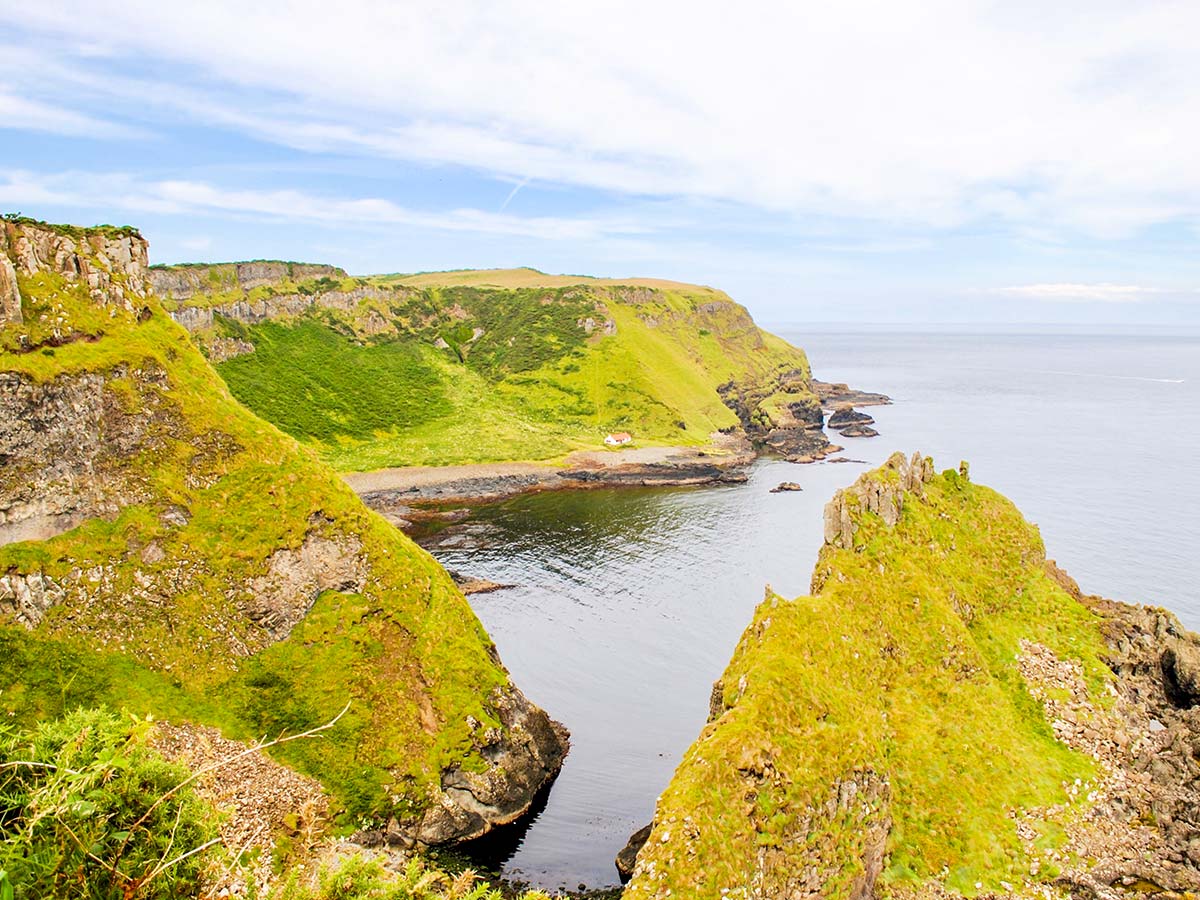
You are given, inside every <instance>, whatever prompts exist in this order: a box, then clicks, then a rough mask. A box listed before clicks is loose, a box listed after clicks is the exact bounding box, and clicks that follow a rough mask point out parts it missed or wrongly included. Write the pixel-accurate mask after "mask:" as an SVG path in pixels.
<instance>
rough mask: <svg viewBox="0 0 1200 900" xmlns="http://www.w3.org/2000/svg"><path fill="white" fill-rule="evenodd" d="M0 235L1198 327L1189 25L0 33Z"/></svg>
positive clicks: (63, 8) (873, 13)
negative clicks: (32, 229)
mask: <svg viewBox="0 0 1200 900" xmlns="http://www.w3.org/2000/svg"><path fill="white" fill-rule="evenodd" d="M0 60H3V62H4V64H3V66H0V211H3V212H21V213H24V214H25V215H31V216H34V217H37V218H41V219H47V220H51V221H67V222H73V223H77V224H96V223H101V222H107V223H112V224H132V225H136V226H138V227H139V228H140V229H141V231H142V233H143V234H144V235H145V236H146V237H147V238H148V239H149V240H150V243H151V248H150V252H151V258H152V261H154V262H163V263H170V262H184V261H224V260H233V259H253V258H282V259H293V260H304V261H312V262H328V263H333V264H336V265H340V266H342V267H344V268H346V269H347V270H348V271H350V272H352V273H354V274H368V273H380V272H415V271H429V270H435V269H453V268H485V267H509V266H521V265H525V266H533V267H535V268H538V269H542V270H544V271H549V272H565V273H573V274H595V275H605V276H632V275H644V276H658V277H664V278H673V279H678V280H682V281H689V282H697V283H702V284H709V285H712V286H715V287H719V288H722V289H724V290H726V291H728V292H729V293H730V294H731V295H732V296H733V297H734V298H735V299H738V300H740V301H741V302H743V303H745V304H746V305H747V306H749V307H750V309H751V311H752V312H753V313H754V314H755V316H756V317H757V318H759V319H760V320H762V321H764V322H770V323H806V322H879V323H922V322H951V323H954V322H967V323H1007V322H1065V323H1082V324H1097V323H1109V324H1117V325H1121V324H1127V323H1156V324H1159V325H1166V326H1174V325H1189V326H1190V325H1200V253H1198V252H1197V250H1198V249H1200V162H1198V160H1200V3H1196V2H1194V0H1191V2H1184V3H1174V2H1154V0H1139V2H1137V3H1130V2H1109V0H1088V2H1079V3H1076V2H1072V0H1059V2H1055V3H1045V2H1038V3H1032V2H1022V0H1009V2H997V3H985V2H975V0H952V2H937V0H922V2H899V3H897V2H856V0H841V2H838V3H828V2H798V0H793V2H786V3H767V2H763V3H757V2H744V3H740V4H734V3H729V2H727V0H725V2H720V3H715V2H706V0H689V2H686V3H685V2H682V0H680V2H673V3H656V2H652V0H638V2H626V0H605V2H590V0H588V2H585V0H579V2H568V3H562V2H558V3H552V2H549V0H546V2H540V3H532V2H514V0H490V2H479V3H473V2H455V0H440V2H424V0H405V2H381V0H339V2H337V3H330V2H328V0H322V2H309V0H293V2H289V3H280V2H273V0H260V2H256V3H246V2H244V0H242V2H238V3H233V2H226V0H206V2H204V3H182V2H180V3H176V2H162V0H154V2H144V0H120V2H110V0H88V2H86V3H84V2H78V3H77V2H70V0H42V2H40V3H36V4H16V3H11V2H2V3H0Z"/></svg>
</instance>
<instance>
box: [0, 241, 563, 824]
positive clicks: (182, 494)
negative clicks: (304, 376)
mask: <svg viewBox="0 0 1200 900" xmlns="http://www.w3.org/2000/svg"><path fill="white" fill-rule="evenodd" d="M145 256H146V245H145V242H144V241H142V240H141V239H140V238H139V237H137V235H136V233H128V234H122V235H118V236H115V237H114V236H112V235H109V234H107V233H106V232H102V231H88V230H81V229H75V230H71V231H66V232H64V231H62V230H61V229H60V230H55V229H51V228H48V227H43V226H41V225H39V224H35V223H29V222H21V223H15V222H7V223H0V264H2V265H0V289H2V290H4V291H6V292H9V294H8V297H7V299H10V300H15V301H16V311H15V312H12V313H10V314H8V317H7V321H5V320H4V319H3V318H0V407H2V409H0V412H2V413H3V415H0V459H2V460H3V465H2V466H0V509H2V510H3V511H4V513H3V515H2V516H0V573H3V576H2V578H0V711H2V712H3V714H4V715H5V716H7V717H8V718H9V719H10V720H11V721H14V722H25V723H29V722H33V721H36V720H41V719H47V718H51V717H55V716H58V715H60V714H62V713H63V712H64V711H66V710H69V709H72V708H74V707H76V706H87V707H92V706H98V705H101V704H106V705H108V706H110V707H111V708H114V709H128V710H130V711H132V712H136V713H139V714H145V713H153V714H154V715H155V716H156V717H159V718H179V719H189V720H192V721H195V722H199V723H208V724H214V725H217V726H220V727H221V728H222V729H223V730H224V731H225V732H226V733H227V734H228V735H229V736H231V737H237V738H242V739H253V738H257V737H261V736H263V735H268V736H276V735H278V734H280V733H281V732H289V733H291V732H296V731H300V730H304V729H307V728H309V727H312V726H314V725H317V724H320V723H322V722H325V721H328V720H329V719H332V718H333V717H334V716H335V715H336V714H337V713H338V712H339V710H341V709H342V708H343V706H345V705H346V704H347V703H349V704H350V707H349V710H348V712H347V713H346V715H345V716H344V717H343V718H342V720H341V721H340V722H339V723H338V725H337V727H336V728H335V729H333V730H332V731H331V732H329V734H328V736H327V737H325V738H324V739H321V740H312V741H300V742H295V743H290V744H288V745H286V746H284V747H280V748H279V749H278V754H279V756H280V757H281V758H283V759H285V760H286V761H288V762H290V763H292V764H294V765H295V766H297V767H298V768H300V769H301V770H303V771H305V772H307V773H309V774H312V775H313V776H315V777H317V778H319V779H320V780H321V781H322V782H323V783H324V784H325V786H326V787H327V788H329V789H330V790H331V791H332V792H333V793H334V794H335V796H336V797H337V799H338V800H339V801H340V802H341V804H342V807H343V809H342V820H343V821H344V822H345V823H358V822H361V821H363V820H366V821H368V822H374V821H380V822H382V821H385V820H386V819H387V818H388V817H389V816H394V817H396V818H397V819H398V820H399V821H400V823H401V825H402V827H409V826H411V827H412V829H414V830H415V831H420V829H421V828H426V832H422V833H432V832H428V829H429V828H432V827H433V826H432V825H430V821H431V820H429V819H428V818H424V819H423V816H425V813H426V811H427V810H429V809H432V808H433V807H435V806H438V804H440V803H442V802H443V800H444V798H445V794H444V793H443V792H442V779H443V778H445V777H448V773H455V772H457V773H461V774H462V777H465V778H468V779H469V778H471V777H475V775H479V777H483V776H487V777H488V778H490V779H492V781H491V783H492V784H493V785H494V786H496V785H498V786H500V788H503V787H506V786H507V785H508V782H507V781H506V779H507V774H506V771H505V766H507V765H509V763H510V762H511V759H510V757H513V756H514V754H515V757H514V758H521V759H523V757H521V753H528V750H519V749H518V750H512V748H511V747H510V745H509V738H510V736H511V734H512V729H513V728H517V729H519V730H520V732H521V736H522V737H521V746H522V747H525V746H526V745H529V746H533V745H534V744H537V742H538V741H539V740H540V741H542V743H541V744H540V745H538V746H539V747H540V749H541V750H542V751H544V752H545V758H544V759H542V760H539V761H537V762H539V763H545V764H546V769H547V770H548V771H545V772H541V773H540V774H541V781H544V780H545V778H546V777H548V776H549V775H550V774H552V771H551V770H554V769H556V768H557V761H560V760H561V754H562V752H563V751H564V749H565V748H564V747H563V746H562V744H561V739H560V738H558V737H555V736H554V735H553V734H552V732H551V730H550V725H549V722H548V720H547V719H546V717H545V715H544V713H542V712H541V711H540V710H538V709H537V708H536V707H533V706H532V705H530V704H528V702H527V701H526V700H525V699H524V697H523V696H521V694H520V692H519V691H517V690H516V689H515V688H514V687H513V686H512V685H511V684H510V683H509V680H508V676H507V673H506V672H505V670H504V669H503V667H502V666H501V665H500V664H499V661H498V658H497V657H496V655H495V650H494V647H493V645H492V643H491V641H490V639H489V638H488V636H487V635H486V634H485V633H484V631H483V628H482V626H481V625H480V623H479V622H478V620H477V619H476V618H475V616H474V614H473V613H472V611H471V609H470V607H469V606H468V605H467V603H466V601H465V600H464V598H463V596H462V595H461V593H460V592H459V591H458V590H457V588H456V587H455V586H454V584H453V582H452V581H451V579H450V577H449V576H448V575H447V574H446V572H445V571H444V570H442V568H441V567H440V566H438V564H437V563H436V562H435V561H434V560H433V559H432V558H431V557H430V556H428V555H427V554H426V553H425V552H424V551H422V550H420V549H419V548H418V547H417V546H416V545H415V544H413V543H412V542H411V541H409V540H408V538H406V537H405V536H404V535H402V534H401V533H399V532H398V531H396V530H395V529H394V528H392V527H391V526H390V525H388V524H387V523H386V522H385V521H384V520H383V519H381V518H380V517H379V516H377V515H376V514H374V513H372V512H370V511H369V510H368V509H367V508H366V507H364V506H363V505H362V503H361V502H359V500H358V499H357V497H356V496H355V495H354V494H353V492H352V491H350V490H349V489H348V488H347V487H346V486H345V485H344V484H343V483H342V481H341V480H340V479H339V478H338V477H337V476H336V475H335V474H334V472H333V471H332V470H331V469H329V468H328V467H327V466H326V465H325V464H323V463H321V462H320V461H319V460H318V459H317V458H316V457H315V456H314V455H313V454H312V453H311V452H310V451H309V450H308V449H306V448H304V447H302V446H300V445H299V444H297V443H296V441H294V440H293V439H292V438H290V437H288V436H287V435H285V434H283V433H281V432H280V431H279V430H277V429H276V428H275V427H274V426H273V425H270V424H268V423H267V422H265V421H263V420H262V419H260V418H258V417H256V416H255V415H253V414H252V413H251V412H249V411H248V410H247V409H245V408H244V407H243V406H242V405H241V404H239V403H238V402H237V401H236V400H235V399H234V398H233V397H232V396H231V395H230V393H229V391H228V390H227V389H226V387H225V384H224V383H223V382H222V380H221V379H220V378H219V377H218V376H217V374H216V373H215V372H214V371H213V369H212V368H211V367H210V366H209V365H208V363H207V362H206V361H205V359H204V357H203V356H202V355H201V354H200V352H199V351H198V350H197V349H196V347H195V346H194V344H193V343H192V341H191V340H190V339H189V337H188V335H187V333H186V332H185V331H184V329H183V328H181V327H180V326H179V325H177V324H176V323H175V322H173V321H172V320H171V318H170V316H168V315H167V314H166V312H165V311H164V310H163V309H162V307H161V305H160V304H159V302H158V300H156V299H155V298H154V297H153V296H152V295H151V294H149V293H148V292H147V291H146V288H145V278H146V268H145ZM14 278H15V290H16V292H17V293H15V294H14V293H11V290H10V289H11V288H13V287H14V284H13V282H14ZM10 306H11V304H10ZM299 333H300V334H305V333H307V332H305V331H301V332H299ZM364 352H371V351H368V350H366V349H365V348H364ZM376 352H379V351H376ZM382 352H384V353H386V352H387V351H386V350H384V351H382ZM397 371H407V370H404V369H403V365H399V364H398V369H397ZM20 538H26V539H20ZM502 719H503V720H502ZM514 723H515V724H514ZM530 734H533V735H534V736H535V738H534V739H531V738H530ZM510 750H512V752H511V753H510ZM556 754H557V756H556ZM525 762H528V760H525ZM500 788H497V789H498V790H499V789H500ZM514 790H515V789H514ZM518 793H519V791H518ZM506 799H507V801H511V802H516V801H515V800H514V798H513V797H511V796H510V797H508V798H506ZM447 808H450V809H453V804H450V806H449V807H447ZM509 813H511V809H508V810H506V811H505V812H504V815H507V814H509ZM444 814H445V811H444V810H442V811H441V812H440V813H439V815H443V816H444ZM499 818H503V815H501V816H499ZM484 819H485V820H486V819H487V816H486V814H485V815H484ZM468 820H469V821H468ZM434 824H435V825H437V829H440V831H438V832H437V833H439V834H441V835H445V836H450V837H452V836H454V835H455V834H457V833H460V832H461V833H462V834H463V836H465V835H466V834H468V833H472V832H477V831H478V830H480V829H481V828H482V827H486V824H487V823H486V821H485V822H484V823H480V822H479V821H476V820H475V819H471V818H470V816H466V815H464V818H463V819H462V821H456V822H455V823H453V824H451V825H447V824H446V823H445V822H444V821H441V820H438V821H437V822H434ZM437 829H434V831H437ZM456 829H458V831H457V832H456ZM426 839H428V838H426Z"/></svg>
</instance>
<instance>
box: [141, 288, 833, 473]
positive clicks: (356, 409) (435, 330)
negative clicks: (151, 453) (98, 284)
mask: <svg viewBox="0 0 1200 900" xmlns="http://www.w3.org/2000/svg"><path fill="white" fill-rule="evenodd" d="M230 268H231V267H228V266H224V267H213V270H214V271H226V270H229V269H230ZM197 272H200V273H201V274H197ZM203 272H204V269H203V267H185V268H180V269H173V268H168V269H158V270H154V272H153V274H152V276H151V277H152V279H154V283H155V284H156V285H160V286H161V288H162V289H163V290H169V291H170V292H171V293H172V295H173V296H174V297H175V298H177V299H178V302H175V303H173V304H171V314H172V316H174V318H175V319H176V321H178V322H179V323H180V324H182V325H183V326H184V327H185V328H187V329H188V330H189V331H191V332H192V333H193V335H194V336H195V337H196V339H197V340H198V341H199V343H200V344H201V345H202V346H203V347H204V348H205V352H206V353H207V354H208V356H209V358H210V359H211V360H213V361H214V362H215V363H217V364H218V369H219V371H220V373H221V374H222V376H223V377H224V378H225V379H226V381H227V382H228V384H229V385H230V388H231V389H232V390H233V392H234V394H235V395H236V396H237V397H238V398H239V399H240V400H242V401H243V402H245V403H246V404H247V405H249V406H250V407H251V408H253V409H254V410H255V411H257V412H258V413H259V414H261V415H263V416H264V417H266V418H268V419H270V420H271V421H273V422H275V423H276V424H278V425H279V426H280V427H281V428H283V429H284V430H286V431H288V432H289V433H291V434H292V435H294V436H295V437H297V438H299V439H301V440H303V441H306V442H309V443H311V444H312V445H313V446H314V447H315V448H317V450H318V451H319V452H320V453H321V454H322V455H323V456H325V457H326V458H327V459H329V460H330V461H331V462H333V463H334V464H335V465H336V466H338V467H339V468H341V469H344V470H355V469H370V468H382V467H386V466H395V465H417V464H447V463H460V462H484V461H500V460H512V459H548V458H554V457H560V456H563V455H565V454H567V453H569V452H570V451H572V450H577V449H583V448H590V447H597V446H601V442H602V440H603V438H604V436H605V435H606V434H607V433H609V432H611V431H630V432H632V433H633V434H634V436H635V439H636V440H637V441H638V442H639V443H642V444H668V445H696V446H701V445H705V444H707V443H709V441H710V436H711V435H712V434H713V433H715V432H717V431H719V430H726V431H728V430H733V429H738V428H742V429H744V430H745V431H746V432H747V434H748V435H750V436H751V438H752V439H753V440H754V441H755V442H756V443H757V444H758V446H759V447H760V448H762V449H765V450H768V451H771V452H777V453H780V454H783V455H786V456H789V457H791V458H811V457H813V456H819V455H820V454H821V453H822V452H823V451H825V450H826V449H828V448H829V446H830V445H829V442H828V441H827V440H826V439H825V435H824V432H823V431H822V430H821V425H822V420H823V417H822V411H821V406H820V403H819V401H818V399H817V397H816V395H815V394H814V393H813V391H812V385H811V383H810V382H811V376H810V373H809V369H808V362H807V360H806V358H805V357H804V354H803V352H802V351H800V350H798V349H797V348H794V347H791V346H790V345H788V344H787V343H786V342H784V341H781V340H780V339H778V338H776V337H774V336H772V335H769V334H767V333H766V332H763V331H762V330H761V329H759V328H758V327H757V326H756V325H755V324H754V321H753V319H751V317H750V315H749V313H748V312H747V311H746V310H745V308H743V307H742V306H740V305H738V304H737V303H734V302H733V301H732V300H731V299H729V297H727V296H725V295H724V294H722V293H721V292H719V291H715V290H713V289H711V288H705V287H699V286H696V285H684V284H673V283H670V282H636V281H635V282H632V283H622V282H619V281H612V280H601V279H589V278H582V277H580V278H567V277H560V276H543V275H541V273H536V272H533V271H532V270H517V271H514V272H449V273H440V274H430V275H422V276H411V277H393V276H385V277H373V278H368V279H359V278H346V277H338V276H340V275H342V274H343V273H333V274H330V275H322V276H320V277H316V278H309V279H308V280H302V279H300V277H299V276H300V275H301V274H303V273H302V272H301V270H300V269H299V268H297V267H293V268H292V270H291V271H290V272H289V273H287V274H286V276H284V275H283V273H282V270H280V274H281V278H280V280H278V281H275V282H271V283H268V282H264V281H261V280H256V281H254V282H249V281H246V282H241V281H238V282H236V283H235V282H234V281H233V280H232V276H229V277H226V278H225V279H224V280H221V279H220V278H215V277H212V276H209V275H204V274H202V273H203ZM184 280H186V284H184V283H183V281H184ZM251 284H253V286H252V287H251V286H249V285H251ZM231 285H232V287H231ZM368 369H369V370H370V372H371V373H372V375H371V378H370V380H369V382H365V381H360V380H358V379H356V376H355V373H356V372H361V371H366V370H368ZM293 396H294V397H303V398H306V399H305V402H304V405H303V406H298V405H297V404H295V403H288V402H286V400H285V399H281V398H287V397H293ZM417 400H419V402H415V401H417Z"/></svg>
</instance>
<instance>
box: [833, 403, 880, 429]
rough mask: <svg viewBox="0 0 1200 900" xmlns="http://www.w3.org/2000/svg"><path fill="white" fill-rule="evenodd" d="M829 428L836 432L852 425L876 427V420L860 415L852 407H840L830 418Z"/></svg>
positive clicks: (864, 414) (863, 414)
mask: <svg viewBox="0 0 1200 900" xmlns="http://www.w3.org/2000/svg"><path fill="white" fill-rule="evenodd" d="M828 424H829V427H830V428H833V429H834V430H836V431H841V430H842V429H843V428H849V427H850V426H851V425H874V424H875V420H874V419H872V418H871V417H870V416H868V415H867V414H866V413H860V412H858V411H857V410H855V409H854V407H852V406H839V407H838V408H837V409H835V410H834V411H833V413H832V414H830V416H829V422H828Z"/></svg>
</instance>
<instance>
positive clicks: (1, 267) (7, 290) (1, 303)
mask: <svg viewBox="0 0 1200 900" xmlns="http://www.w3.org/2000/svg"><path fill="white" fill-rule="evenodd" d="M21 321H22V319H21V291H20V289H19V288H18V287H17V270H16V268H15V267H14V266H13V264H12V260H10V259H9V258H8V256H6V255H4V254H0V325H5V324H8V323H15V324H20V323H21Z"/></svg>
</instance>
